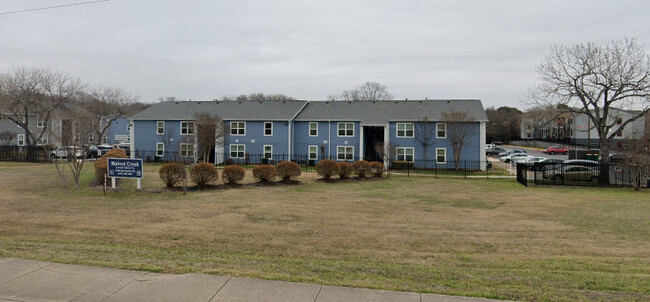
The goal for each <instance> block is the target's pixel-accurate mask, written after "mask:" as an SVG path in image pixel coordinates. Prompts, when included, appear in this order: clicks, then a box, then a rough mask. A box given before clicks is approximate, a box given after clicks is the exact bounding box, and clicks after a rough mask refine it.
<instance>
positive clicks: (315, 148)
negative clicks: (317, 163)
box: [309, 145, 318, 160]
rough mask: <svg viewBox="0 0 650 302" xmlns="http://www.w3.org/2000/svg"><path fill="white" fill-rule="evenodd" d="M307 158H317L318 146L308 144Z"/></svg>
mask: <svg viewBox="0 0 650 302" xmlns="http://www.w3.org/2000/svg"><path fill="white" fill-rule="evenodd" d="M309 160H318V146H316V145H313V146H309Z"/></svg>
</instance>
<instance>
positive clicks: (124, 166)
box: [108, 158, 142, 190]
mask: <svg viewBox="0 0 650 302" xmlns="http://www.w3.org/2000/svg"><path fill="white" fill-rule="evenodd" d="M108 177H110V178H111V182H112V187H113V189H115V187H116V183H117V178H134V179H136V180H137V182H138V185H137V189H138V190H142V159H141V158H137V159H132V158H109V159H108Z"/></svg>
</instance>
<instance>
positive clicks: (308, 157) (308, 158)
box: [307, 145, 338, 160]
mask: <svg viewBox="0 0 650 302" xmlns="http://www.w3.org/2000/svg"><path fill="white" fill-rule="evenodd" d="M312 147H314V148H316V152H315V154H316V158H312V157H311V148H312ZM337 158H338V155H337ZM307 160H318V145H309V146H307Z"/></svg>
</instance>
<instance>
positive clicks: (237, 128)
mask: <svg viewBox="0 0 650 302" xmlns="http://www.w3.org/2000/svg"><path fill="white" fill-rule="evenodd" d="M233 123H243V124H244V134H239V133H238V134H232V129H233V127H232V124H233ZM237 129H240V128H237ZM237 132H239V131H237ZM230 135H231V136H246V122H238V121H231V122H230Z"/></svg>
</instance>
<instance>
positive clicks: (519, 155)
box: [500, 153, 530, 163]
mask: <svg viewBox="0 0 650 302" xmlns="http://www.w3.org/2000/svg"><path fill="white" fill-rule="evenodd" d="M528 157H530V156H529V155H528V154H526V153H511V154H509V155H505V156H501V158H500V159H501V161H502V162H504V163H509V162H511V161H512V162H518V161H520V160H526V159H528Z"/></svg>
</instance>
